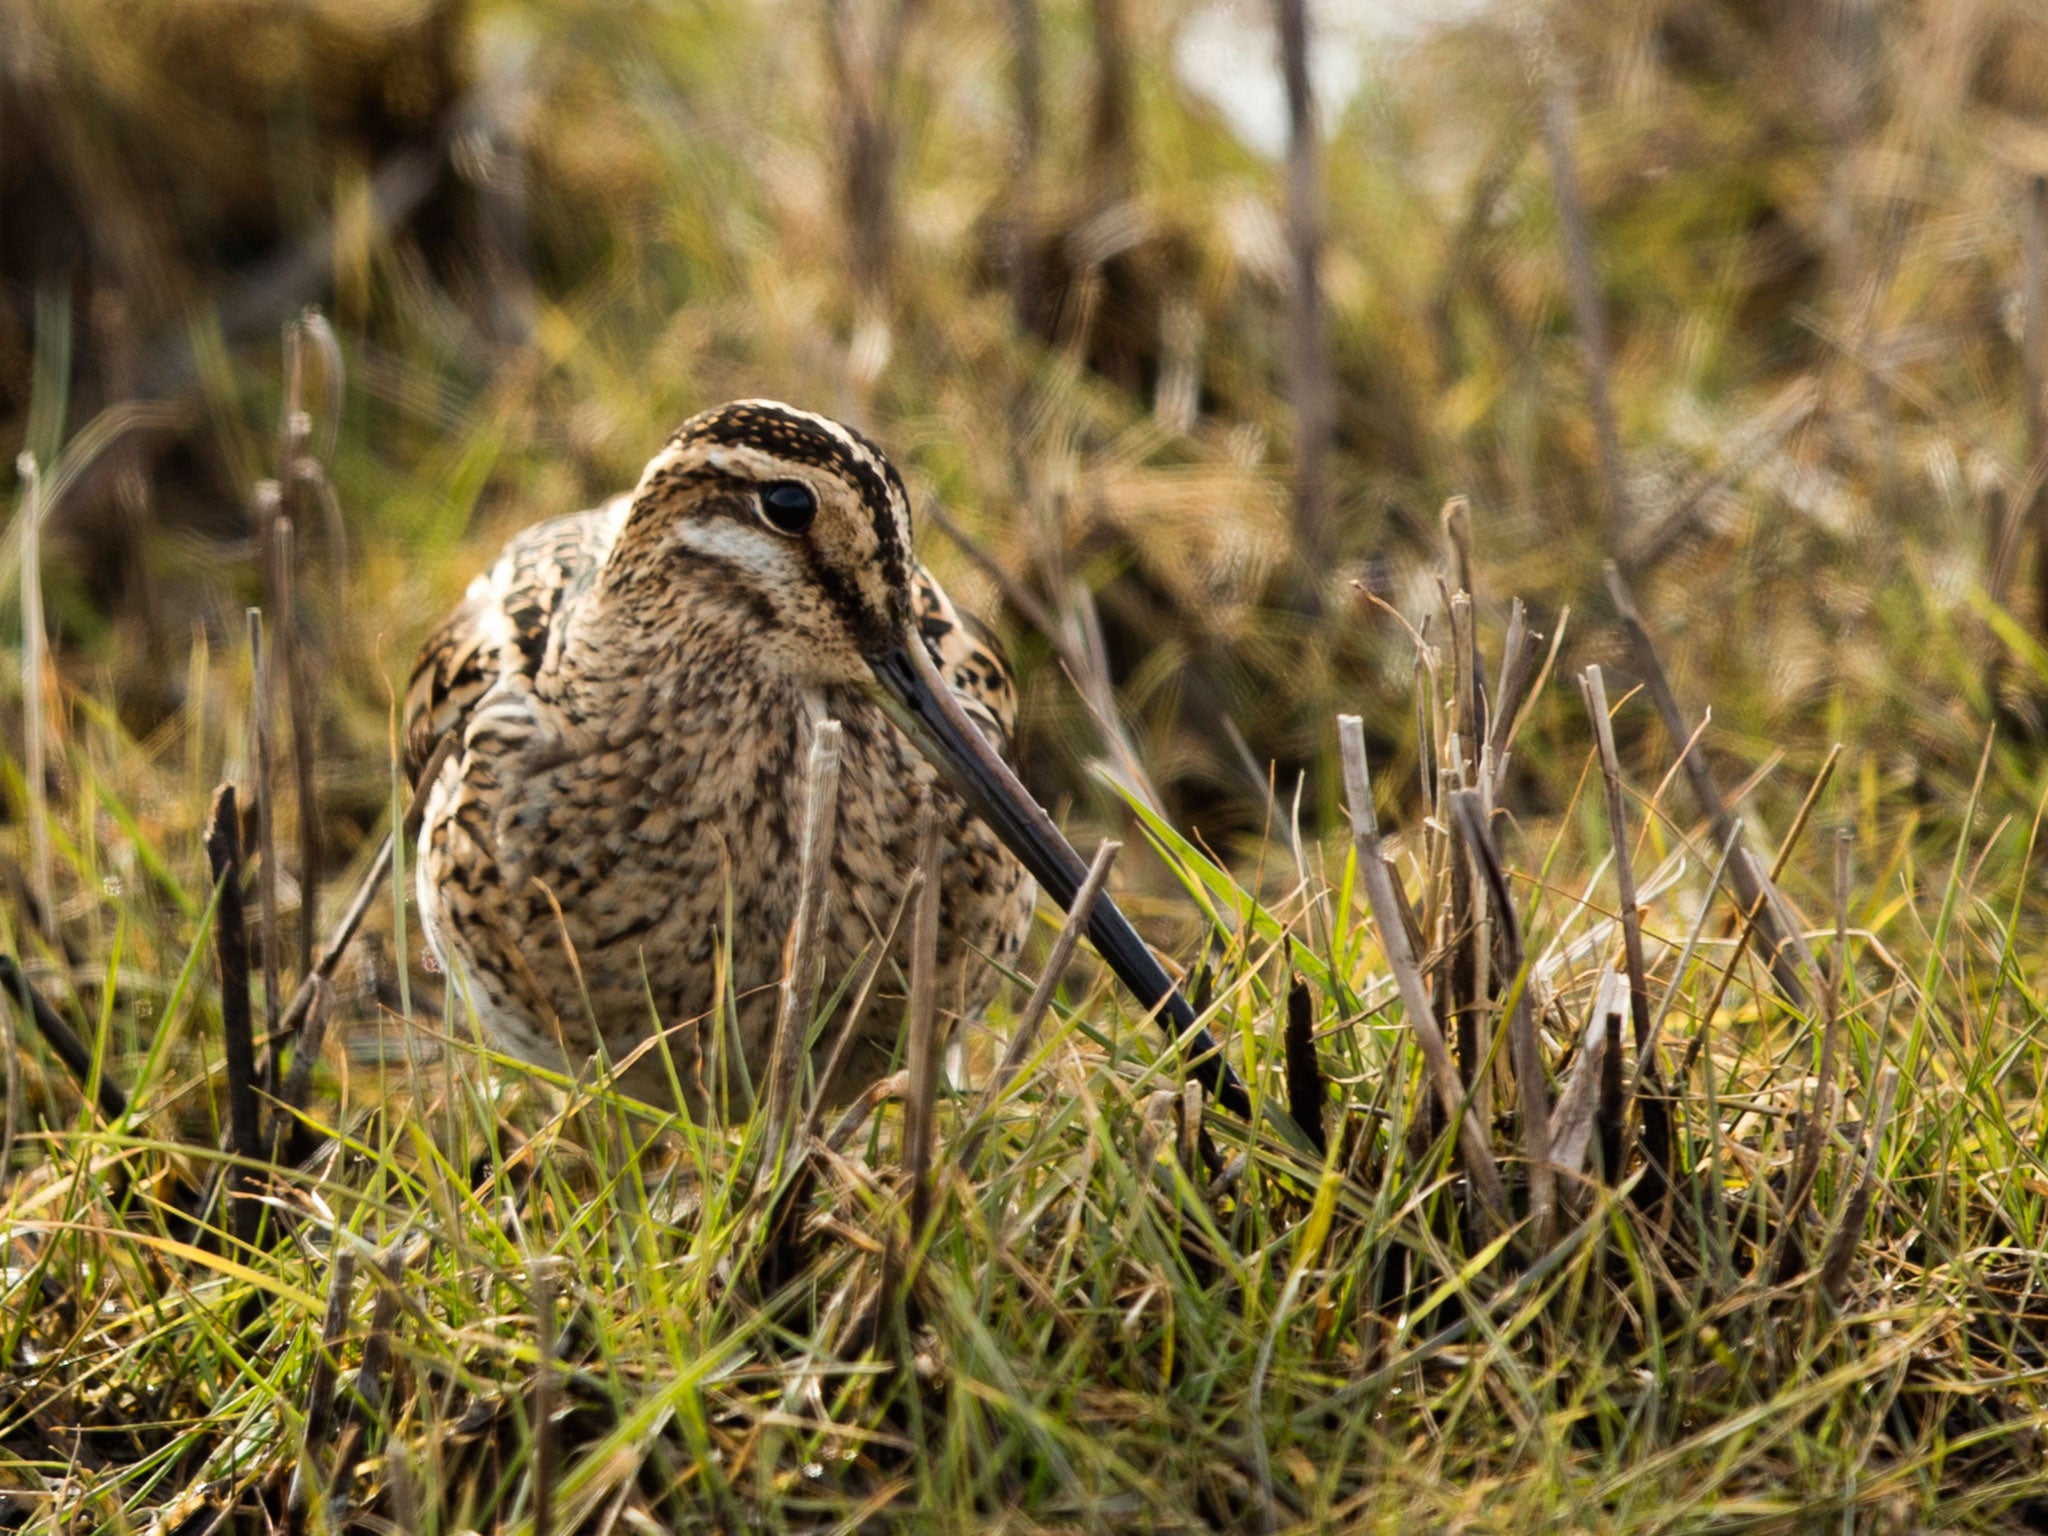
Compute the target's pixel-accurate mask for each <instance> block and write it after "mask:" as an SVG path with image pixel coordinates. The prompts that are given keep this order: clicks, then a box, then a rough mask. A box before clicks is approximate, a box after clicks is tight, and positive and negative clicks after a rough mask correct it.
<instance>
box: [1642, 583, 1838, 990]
mask: <svg viewBox="0 0 2048 1536" xmlns="http://www.w3.org/2000/svg"><path fill="white" fill-rule="evenodd" d="M1605 569H1606V572H1607V591H1608V595H1609V597H1611V598H1612V599H1613V602H1614V607H1615V611H1616V613H1618V614H1619V615H1620V617H1621V623H1622V629H1623V632H1624V633H1625V634H1626V635H1627V636H1628V642H1629V652H1630V655H1631V657H1632V659H1633V661H1634V664H1635V668H1636V671H1637V672H1638V673H1639V674H1640V675H1641V680H1642V683H1643V686H1644V687H1646V688H1647V689H1649V690H1650V700H1651V702H1652V703H1653V704H1655V705H1656V706H1657V716H1658V718H1659V719H1660V720H1662V721H1663V722H1664V734H1665V735H1666V736H1667V737H1669V738H1670V740H1671V746H1672V749H1673V750H1674V751H1676V752H1677V753H1679V754H1680V760H1681V762H1682V764H1683V766H1684V768H1685V774H1686V781H1687V782H1688V783H1689V784H1690V785H1691V786H1692V796H1693V799H1694V801H1695V802H1696V803H1697V804H1698V805H1699V808H1700V811H1701V813H1702V814H1704V815H1705V816H1706V818H1707V820H1708V821H1709V822H1710V823H1711V824H1712V826H1713V829H1714V841H1716V842H1717V843H1720V844H1722V845H1723V846H1724V847H1725V846H1726V845H1727V844H1728V843H1730V842H1731V841H1733V837H1734V831H1735V818H1734V817H1733V816H1732V815H1730V814H1729V810H1728V805H1727V802H1726V801H1724V800H1723V799H1722V798H1721V791H1720V789H1719V788H1718V787H1717V786H1716V785H1715V783H1714V775H1713V770H1712V769H1710V768H1709V767H1708V766H1707V759H1706V755H1705V753H1704V752H1703V751H1702V750H1701V748H1700V743H1699V741H1698V739H1697V736H1696V733H1695V732H1693V731H1692V730H1691V729H1690V728H1689V727H1688V726H1687V725H1686V723H1685V712H1684V711H1683V710H1682V709H1680V708H1679V707H1678V696H1677V695H1676V694H1675V693H1673V692H1672V691H1671V679H1670V678H1669V677H1667V676H1666V675H1665V672H1664V663H1663V662H1662V660H1660V659H1659V657H1658V655H1657V647H1656V644H1655V643H1654V642H1653V641H1652V640H1651V639H1650V632H1649V630H1648V629H1646V628H1645V627H1644V625H1643V621H1642V617H1641V615H1640V614H1638V613H1637V612H1636V605H1635V600H1634V598H1632V597H1631V596H1630V595H1629V590H1628V587H1627V586H1626V584H1624V583H1623V581H1622V579H1621V570H1620V568H1619V567H1618V566H1616V565H1615V564H1614V562H1613V561H1611V560H1610V561H1609V562H1608V563H1607V565H1606V568H1605ZM1790 841H1791V840H1790V839H1788V840H1787V844H1788V846H1789V844H1790ZM1728 873H1729V878H1730V879H1731V880H1733V881H1734V883H1735V889H1736V892H1737V894H1738V895H1739V896H1740V897H1741V900H1742V905H1743V907H1744V908H1745V909H1746V910H1748V911H1750V912H1752V913H1755V914H1756V916H1755V918H1754V921H1755V922H1757V923H1759V924H1760V925H1762V927H1763V931H1764V938H1765V940H1766V942H1767V943H1769V944H1770V946H1771V976H1772V979H1773V980H1774V981H1776V982H1777V984H1778V991H1779V992H1780V994H1782V995H1783V997H1784V999H1785V1001H1786V1003H1787V1004H1788V1005H1789V1006H1790V1007H1791V1008H1792V1010H1793V1011H1794V1012H1796V1013H1804V1012H1806V1010H1807V1006H1808V1005H1807V997H1806V988H1805V986H1804V985H1803V984H1802V983H1801V981H1800V979H1799V970H1798V967H1797V966H1795V965H1794V964H1793V963H1792V957H1791V956H1790V955H1789V954H1788V953H1786V950H1785V935H1784V934H1783V933H1782V932H1781V931H1780V929H1779V924H1778V918H1777V914H1776V913H1775V912H1772V911H1771V910H1769V909H1768V907H1767V906H1766V905H1765V903H1764V899H1763V890H1762V887H1760V886H1759V885H1758V884H1757V883H1756V881H1755V879H1754V877H1753V875H1752V873H1751V871H1750V869H1749V866H1748V865H1747V864H1746V863H1745V862H1744V861H1743V860H1741V859H1737V860H1735V861H1734V862H1733V863H1732V864H1730V865H1729V866H1728Z"/></svg>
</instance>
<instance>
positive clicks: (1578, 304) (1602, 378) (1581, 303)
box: [1542, 67, 1635, 550]
mask: <svg viewBox="0 0 2048 1536" xmlns="http://www.w3.org/2000/svg"><path fill="white" fill-rule="evenodd" d="M1553 73H1555V67H1553ZM1542 117H1543V148H1544V152H1545V153H1546V154H1547V155H1548V156H1549V158H1550V179H1551V186H1552V190H1553V192H1554V194H1555V197H1556V200H1557V222H1558V226H1559V228H1560V229H1561V230H1562V231H1563V233H1564V258H1565V272H1566V276H1567V277H1568V278H1569V279H1570V283H1571V295H1572V315H1573V318H1574V320H1575V321H1576V322H1577V324H1578V328H1579V346H1580V352H1581V357H1582V360H1583V363H1584V374H1585V383H1586V410H1587V413H1588V414H1589V415H1590V416H1591V417H1592V418H1593V441H1594V447H1595V451H1596V454H1597V456H1598V459H1599V465H1598V467H1599V471H1600V485H1601V488H1602V490H1604V491H1605V492H1606V494H1607V528H1606V544H1607V547H1608V548H1609V549H1613V550H1619V549H1620V548H1621V547H1622V545H1623V543H1624V542H1625V541H1626V540H1627V539H1628V537H1629V536H1630V535H1631V534H1632V533H1633V531H1634V528H1635V515H1634V512H1633V510H1632V508H1631V507H1630V506H1629V497H1628V482H1627V478H1626V476H1625V474H1624V472H1623V468H1622V461H1621V434H1620V433H1619V432H1618V431H1617V430H1616V428H1615V424H1614V393H1613V390H1612V388H1611V387H1610V386H1609V383H1608V380H1609V378H1610V377H1611V375H1612V372H1613V363H1612V360H1611V359H1610V357H1609V355H1608V349H1607V314H1606V311H1605V309H1604V308H1603V307H1602V305H1601V302H1600V277H1599V273H1598V271H1597V270H1596V268H1595V264H1594V258H1593V234H1592V228H1591V226H1590V225H1589V223H1588V222H1587V219H1586V203H1585V199H1584V197H1582V196H1581V195H1580V191H1579V173H1578V168H1577V166H1576V165H1575V164H1574V161H1573V155H1572V103H1571V91H1570V87H1569V86H1568V85H1567V84H1566V83H1565V81H1564V80H1563V79H1562V78H1561V77H1559V78H1553V80H1552V81H1551V83H1550V84H1549V85H1548V86H1547V87H1546V88H1545V90H1544V92H1543V109H1542Z"/></svg>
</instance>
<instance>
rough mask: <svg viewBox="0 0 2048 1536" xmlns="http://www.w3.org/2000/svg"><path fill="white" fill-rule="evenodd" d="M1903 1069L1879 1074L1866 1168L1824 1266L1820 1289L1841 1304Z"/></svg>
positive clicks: (1865, 1144) (1865, 1145)
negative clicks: (1900, 1073) (1900, 1071)
mask: <svg viewBox="0 0 2048 1536" xmlns="http://www.w3.org/2000/svg"><path fill="white" fill-rule="evenodd" d="M1898 1092H1899V1069H1898V1068H1897V1067H1895V1066H1892V1065H1891V1064H1890V1063H1886V1065H1885V1068H1884V1070H1883V1071H1882V1072H1880V1073H1878V1074H1877V1091H1876V1092H1875V1093H1874V1094H1872V1095H1871V1098H1872V1103H1871V1105H1870V1114H1869V1122H1870V1123H1869V1127H1868V1129H1867V1130H1866V1131H1865V1133H1864V1137H1863V1168H1862V1171H1861V1173H1860V1174H1858V1176H1857V1179H1856V1187H1855V1189H1853V1190H1852V1191H1851V1192H1850V1195H1849V1202H1848V1204H1847V1205H1846V1206H1844V1207H1843V1209H1842V1219H1841V1221H1840V1222H1839V1223H1838V1224H1837V1225H1836V1227H1835V1231H1834V1235H1833V1236H1832V1237H1831V1238H1829V1240H1828V1248H1827V1257H1826V1258H1825V1259H1824V1260H1822V1262H1821V1267H1820V1288H1821V1290H1822V1292H1823V1293H1824V1294H1825V1295H1826V1296H1827V1298H1828V1300H1830V1301H1832V1302H1835V1303H1836V1304H1837V1305H1839V1304H1840V1302H1841V1300H1842V1292H1843V1289H1844V1288H1845V1287H1846V1286H1847V1284H1848V1281H1849V1265H1850V1262H1851V1261H1852V1260H1853V1259H1854V1258H1855V1257H1856V1245H1857V1244H1858V1243H1859V1242H1860V1241H1861V1240H1862V1237H1863V1223H1864V1221H1865V1220H1866V1219H1868V1217H1869V1215H1870V1200H1871V1196H1872V1195H1873V1194H1874V1193H1875V1192H1876V1189H1877V1160H1878V1157H1879V1155H1880V1154H1881V1153H1882V1152H1883V1151H1884V1133H1885V1127H1886V1126H1888V1125H1889V1124H1890V1123H1891V1117H1892V1101H1893V1100H1894V1099H1895V1098H1897V1097H1898Z"/></svg>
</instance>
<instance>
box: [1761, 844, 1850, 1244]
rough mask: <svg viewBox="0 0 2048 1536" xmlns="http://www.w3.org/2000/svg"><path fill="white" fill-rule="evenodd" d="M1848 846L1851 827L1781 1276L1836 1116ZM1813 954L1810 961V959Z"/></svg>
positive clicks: (1838, 867)
mask: <svg viewBox="0 0 2048 1536" xmlns="http://www.w3.org/2000/svg"><path fill="white" fill-rule="evenodd" d="M1849 852H1850V832H1849V829H1848V828H1847V827H1842V828H1839V829H1837V831H1836V834H1835V859H1834V865H1835V944H1834V950H1833V952H1832V953H1831V954H1830V955H1829V957H1828V970H1827V976H1826V978H1825V980H1824V982H1823V985H1822V987H1821V1016H1822V1024H1821V1035H1820V1062H1819V1065H1818V1067H1817V1068H1816V1070H1815V1072H1814V1080H1813V1096H1812V1098H1811V1099H1809V1100H1808V1101H1807V1103H1806V1106H1805V1110H1804V1113H1803V1114H1802V1115H1801V1116H1800V1120H1799V1145H1798V1149H1797V1152H1796V1153H1795V1155H1794V1157H1793V1160H1792V1178H1791V1182H1790V1193H1789V1195H1788V1196H1787V1198H1786V1201H1785V1219H1784V1222H1783V1224H1782V1226H1781V1228H1780V1230H1779V1232H1778V1237H1777V1247H1778V1267H1777V1276H1778V1279H1779V1280H1780V1281H1781V1282H1782V1281H1786V1280H1790V1279H1791V1278H1792V1275H1793V1272H1794V1270H1795V1267H1796V1265H1797V1263H1798V1261H1799V1259H1800V1257H1801V1254H1800V1248H1799V1243H1798V1238H1797V1235H1796V1228H1797V1223H1798V1221H1799V1218H1800V1217H1801V1216H1802V1215H1803V1214H1804V1213H1805V1210H1806V1203H1807V1201H1808V1200H1810V1199H1811V1198H1812V1196H1813V1186H1814V1181H1815V1180H1816V1179H1818V1178H1819V1177H1820V1159H1821V1152H1822V1150H1823V1148H1824V1147H1825V1146H1826V1143H1827V1135H1828V1130H1829V1128H1830V1127H1831V1126H1832V1125H1833V1124H1834V1118H1835V1057H1836V1055H1837V1054H1838V1052H1839V1051H1840V1048H1841V1033H1842V967H1843V963H1844V960H1845V957H1846V956H1847V954H1848V950H1849V935H1848V928H1849V871H1850V863H1849ZM1811 963H1812V961H1811V957H1810V956H1809V957H1808V964H1809V966H1810V965H1811Z"/></svg>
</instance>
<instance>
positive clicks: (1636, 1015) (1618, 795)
mask: <svg viewBox="0 0 2048 1536" xmlns="http://www.w3.org/2000/svg"><path fill="white" fill-rule="evenodd" d="M1579 686H1580V688H1581V690H1582V691H1583V695H1584V697H1585V700H1586V712H1587V714H1588V715H1589V716H1590V717H1591V718H1592V722H1593V739H1594V741H1595V742H1596V743H1597V744H1598V747H1599V755H1600V778H1601V782H1602V783H1603V785H1604V786H1605V788H1606V801H1607V829H1608V833H1609V835H1610V836H1611V838H1612V840H1613V848H1614V881H1615V888H1616V890H1617V892H1618V894H1619V899H1620V908H1621V946H1622V956H1623V959H1624V962H1625V963H1626V964H1627V966H1628V991H1629V1014H1630V1019H1631V1022H1632V1023H1633V1025H1634V1027H1635V1048H1636V1070H1635V1078H1636V1081H1635V1082H1634V1083H1633V1084H1632V1085H1631V1086H1630V1087H1629V1089H1628V1090H1627V1092H1628V1095H1629V1097H1630V1099H1632V1100H1633V1101H1635V1102H1636V1103H1637V1105H1638V1106H1639V1107H1640V1108H1641V1110H1642V1115H1643V1140H1644V1142H1645V1144H1646V1147H1647V1150H1648V1154H1649V1159H1650V1166H1649V1170H1648V1171H1647V1172H1646V1173H1645V1175H1644V1178H1643V1183H1642V1184H1641V1186H1639V1189H1638V1195H1639V1198H1640V1199H1641V1200H1642V1202H1643V1203H1644V1204H1645V1205H1654V1204H1655V1203H1656V1202H1657V1201H1658V1200H1659V1199H1660V1198H1661V1197H1662V1195H1663V1192H1664V1189H1665V1186H1666V1184H1667V1182H1668V1180H1669V1178H1670V1170H1671V1110H1670V1107H1669V1106H1668V1105H1667V1104H1666V1103H1665V1102H1664V1099H1663V1097H1662V1095H1661V1090H1660V1089H1659V1086H1658V1084H1659V1079H1660V1078H1661V1076H1662V1074H1661V1073H1659V1071H1658V1070H1657V1057H1656V1054H1655V1051H1654V1049H1653V1042H1652V1039H1651V1034H1650V988H1649V983H1648V977H1647V975H1646V967H1645V965H1644V961H1643V912H1642V905H1641V901H1640V899H1639V897H1638V894H1637V891H1636V871H1635V856H1634V849H1633V847H1632V844H1631V841H1630V838H1629V831H1628V803H1627V797H1626V792H1625V790H1624V789H1623V786H1622V780H1621V756H1620V754H1619V753H1618V752H1616V750H1615V747H1614V720H1613V717H1612V716H1611V714H1610V713H1609V710H1608V704H1607V680H1606V679H1605V678H1604V677H1602V676H1601V673H1600V669H1599V668H1598V667H1597V666H1594V667H1588V668H1586V670H1585V672H1584V674H1583V675H1582V676H1581V677H1580V679H1579ZM1616 1043H1617V1044H1619V1042H1616ZM1613 1060H1614V1066H1615V1069H1616V1070H1617V1071H1618V1069H1619V1067H1620V1064H1621V1060H1622V1053H1621V1052H1620V1051H1619V1050H1617V1051H1616V1052H1615V1053H1614V1058H1613ZM1646 1088H1647V1089H1648V1090H1649V1091H1648V1092H1647V1093H1646V1092H1645V1091H1644V1090H1645V1089H1646ZM1607 1097H1608V1096H1607V1094H1606V1093H1605V1092H1603V1093H1602V1095H1601V1102H1602V1104H1603V1106H1604V1105H1605V1104H1606V1103H1607ZM1621 1107H1622V1106H1620V1105H1616V1106H1615V1108H1616V1109H1617V1111H1618V1110H1620V1109H1621ZM1618 1128H1619V1132H1620V1137H1621V1142H1622V1143H1623V1145H1624V1146H1625V1144H1626V1142H1627V1139H1628V1131H1627V1122H1626V1120H1625V1119H1623V1120H1622V1121H1621V1122H1620V1123H1619V1127H1618ZM1604 1144H1605V1143H1604V1141H1603V1145H1604ZM1608 1176H1609V1178H1611V1179H1614V1180H1617V1181H1618V1180H1619V1179H1620V1177H1621V1165H1620V1161H1619V1159H1616V1160H1613V1161H1611V1162H1610V1163H1609V1165H1608Z"/></svg>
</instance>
